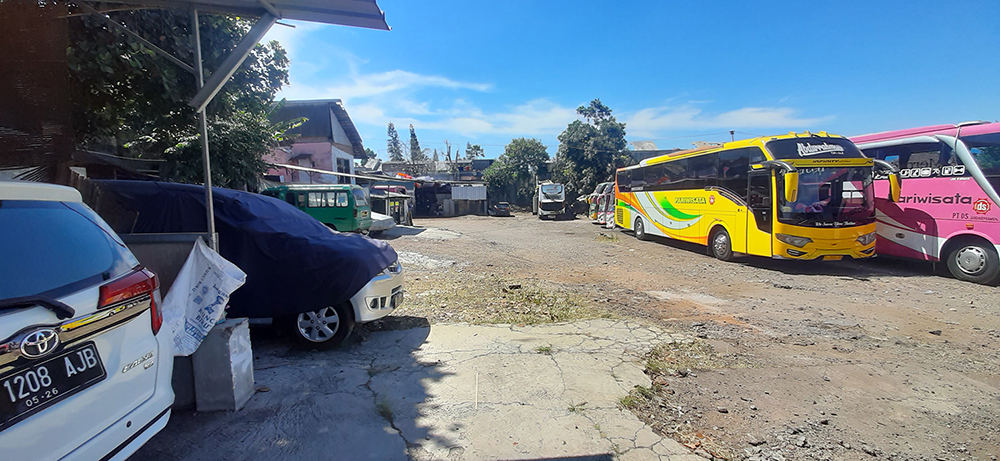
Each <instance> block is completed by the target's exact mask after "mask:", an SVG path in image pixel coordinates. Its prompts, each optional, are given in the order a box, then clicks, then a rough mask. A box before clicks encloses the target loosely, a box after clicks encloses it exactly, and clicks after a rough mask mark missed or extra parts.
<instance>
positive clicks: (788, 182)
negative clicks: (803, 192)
mask: <svg viewBox="0 0 1000 461" xmlns="http://www.w3.org/2000/svg"><path fill="white" fill-rule="evenodd" d="M798 198H799V172H797V171H786V172H785V201H786V202H789V203H791V202H794V201H796V200H797V199H798Z"/></svg>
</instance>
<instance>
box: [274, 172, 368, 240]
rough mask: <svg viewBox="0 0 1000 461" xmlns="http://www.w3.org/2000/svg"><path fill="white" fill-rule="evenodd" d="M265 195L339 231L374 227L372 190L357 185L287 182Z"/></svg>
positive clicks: (365, 232)
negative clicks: (369, 193) (370, 198)
mask: <svg viewBox="0 0 1000 461" xmlns="http://www.w3.org/2000/svg"><path fill="white" fill-rule="evenodd" d="M261 194H264V195H266V196H268V197H274V198H276V199H279V200H284V201H285V202H288V203H290V204H292V205H293V206H295V207H297V208H298V209H300V210H302V211H305V212H306V214H308V215H309V216H312V217H314V218H316V219H318V220H319V222H321V223H323V224H326V225H327V226H329V227H330V228H332V229H334V230H336V231H338V232H360V233H362V234H367V233H368V229H369V228H370V227H372V210H371V204H370V203H371V202H370V200H368V193H367V192H365V190H364V189H363V188H362V187H361V186H358V185H356V184H287V185H281V186H277V187H270V188H267V189H265V190H264V191H263V192H261Z"/></svg>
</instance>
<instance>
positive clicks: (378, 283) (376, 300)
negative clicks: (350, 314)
mask: <svg viewBox="0 0 1000 461" xmlns="http://www.w3.org/2000/svg"><path fill="white" fill-rule="evenodd" d="M402 303H403V266H398V270H396V271H390V270H388V269H386V270H384V271H382V273H380V274H379V275H376V276H375V278H373V279H371V280H370V281H368V284H367V285H365V286H364V288H362V289H361V290H359V291H358V292H357V293H356V294H355V295H354V296H353V297H351V305H352V306H354V320H355V321H356V322H358V323H365V322H371V321H373V320H378V319H380V318H382V317H385V316H387V315H389V314H390V313H392V311H393V310H395V309H396V308H397V307H399V306H400V305H401V304H402Z"/></svg>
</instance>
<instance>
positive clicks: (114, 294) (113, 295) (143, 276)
mask: <svg viewBox="0 0 1000 461" xmlns="http://www.w3.org/2000/svg"><path fill="white" fill-rule="evenodd" d="M159 286H160V282H159V280H157V279H156V274H154V273H153V272H151V271H150V270H149V269H145V268H138V269H136V270H135V271H133V272H132V273H130V274H128V275H126V276H124V277H120V278H118V279H117V280H115V281H113V282H111V283H108V284H106V285H101V293H100V303H99V304H98V308H103V307H107V306H110V305H112V304H118V303H120V302H122V301H127V300H129V299H132V298H136V297H139V296H142V295H146V294H148V295H149V315H150V317H151V318H152V321H151V325H150V326H151V327H152V329H153V334H154V335H155V334H157V333H159V332H160V327H162V326H163V312H161V311H160V306H157V305H156V297H155V296H153V294H154V291H156V289H157V288H158V287H159Z"/></svg>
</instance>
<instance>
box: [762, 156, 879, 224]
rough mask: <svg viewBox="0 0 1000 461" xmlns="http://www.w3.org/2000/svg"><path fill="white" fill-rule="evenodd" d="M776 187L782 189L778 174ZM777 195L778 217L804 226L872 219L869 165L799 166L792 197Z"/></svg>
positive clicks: (859, 222)
mask: <svg viewBox="0 0 1000 461" xmlns="http://www.w3.org/2000/svg"><path fill="white" fill-rule="evenodd" d="M777 190H779V191H780V190H784V176H783V175H778V186H777ZM776 195H778V196H779V199H778V220H780V221H781V222H784V223H787V224H792V225H797V226H808V227H842V226H857V225H861V224H868V223H871V222H873V221H874V220H875V193H874V188H873V186H872V170H871V168H869V167H850V168H846V167H841V168H837V167H823V168H800V169H799V192H798V197H797V199H796V201H794V202H785V201H784V199H783V197H781V195H782V194H776Z"/></svg>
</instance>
